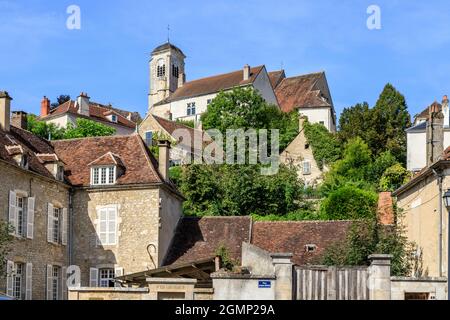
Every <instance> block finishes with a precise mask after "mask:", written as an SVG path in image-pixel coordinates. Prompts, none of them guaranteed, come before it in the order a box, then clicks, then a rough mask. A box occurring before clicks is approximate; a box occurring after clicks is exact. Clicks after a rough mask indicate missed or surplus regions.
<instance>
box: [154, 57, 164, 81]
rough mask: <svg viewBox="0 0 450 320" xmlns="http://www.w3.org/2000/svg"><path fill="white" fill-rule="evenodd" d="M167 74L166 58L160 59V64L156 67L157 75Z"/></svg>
mask: <svg viewBox="0 0 450 320" xmlns="http://www.w3.org/2000/svg"><path fill="white" fill-rule="evenodd" d="M165 75H166V65H165V64H164V59H159V60H158V66H157V68H156V76H157V77H158V78H162V77H164V76H165Z"/></svg>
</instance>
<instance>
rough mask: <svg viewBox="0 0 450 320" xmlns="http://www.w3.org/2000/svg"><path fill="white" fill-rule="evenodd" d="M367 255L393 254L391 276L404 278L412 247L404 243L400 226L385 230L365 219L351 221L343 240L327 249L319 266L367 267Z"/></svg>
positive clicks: (411, 263)
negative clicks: (351, 223)
mask: <svg viewBox="0 0 450 320" xmlns="http://www.w3.org/2000/svg"><path fill="white" fill-rule="evenodd" d="M371 254H391V255H393V259H392V264H391V273H392V275H394V276H408V275H410V274H411V271H412V269H413V265H414V244H412V243H411V242H408V240H407V238H406V236H405V231H404V229H402V228H401V227H386V226H381V225H379V224H378V222H377V221H376V219H374V218H369V219H364V220H361V221H357V222H354V223H353V225H352V226H351V228H350V230H349V233H348V236H347V239H345V240H344V241H343V242H336V243H335V244H334V245H332V246H330V247H328V248H327V249H326V250H325V252H324V254H323V256H322V258H321V260H322V261H321V263H322V264H325V265H333V266H361V265H369V264H370V262H369V260H368V257H369V255H371Z"/></svg>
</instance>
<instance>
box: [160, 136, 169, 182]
mask: <svg viewBox="0 0 450 320" xmlns="http://www.w3.org/2000/svg"><path fill="white" fill-rule="evenodd" d="M158 147H159V172H160V173H161V175H162V177H163V179H164V180H166V181H168V180H169V160H170V141H169V140H160V141H158Z"/></svg>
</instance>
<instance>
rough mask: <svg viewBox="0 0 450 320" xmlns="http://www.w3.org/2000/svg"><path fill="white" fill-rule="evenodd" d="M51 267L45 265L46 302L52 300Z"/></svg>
mask: <svg viewBox="0 0 450 320" xmlns="http://www.w3.org/2000/svg"><path fill="white" fill-rule="evenodd" d="M52 279H53V267H52V266H51V265H49V264H48V265H47V300H53V281H52Z"/></svg>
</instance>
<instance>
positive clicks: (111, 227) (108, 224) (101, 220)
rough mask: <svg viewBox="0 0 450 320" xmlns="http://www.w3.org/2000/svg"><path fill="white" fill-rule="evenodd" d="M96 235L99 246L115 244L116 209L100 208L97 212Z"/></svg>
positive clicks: (114, 207)
mask: <svg viewBox="0 0 450 320" xmlns="http://www.w3.org/2000/svg"><path fill="white" fill-rule="evenodd" d="M97 229H98V230H97V234H98V239H99V241H100V243H99V244H100V245H108V246H111V245H116V244H117V207H116V206H113V207H108V208H102V209H100V210H99V211H98V224H97Z"/></svg>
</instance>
